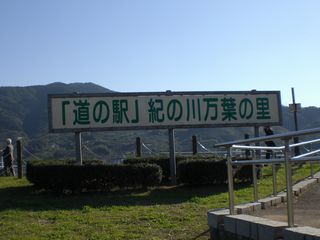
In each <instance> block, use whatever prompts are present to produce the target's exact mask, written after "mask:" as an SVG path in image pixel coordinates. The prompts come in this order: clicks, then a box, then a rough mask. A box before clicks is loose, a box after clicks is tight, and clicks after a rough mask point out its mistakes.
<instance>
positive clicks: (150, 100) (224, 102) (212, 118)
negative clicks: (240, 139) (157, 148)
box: [48, 91, 282, 132]
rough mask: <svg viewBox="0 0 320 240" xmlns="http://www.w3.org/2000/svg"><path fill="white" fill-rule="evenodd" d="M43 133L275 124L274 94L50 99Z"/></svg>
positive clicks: (277, 95)
mask: <svg viewBox="0 0 320 240" xmlns="http://www.w3.org/2000/svg"><path fill="white" fill-rule="evenodd" d="M48 106H49V131H50V132H76V131H103V130H130V129H155V128H157V129H159V128H164V129H165V128H199V127H231V126H242V127H244V126H245V127H248V126H261V125H266V124H268V125H280V124H281V123H282V119H281V100H280V92H279V91H248V92H153V93H103V94H98V93H96V94H50V95H48Z"/></svg>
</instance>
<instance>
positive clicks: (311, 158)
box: [215, 128, 320, 227]
mask: <svg viewBox="0 0 320 240" xmlns="http://www.w3.org/2000/svg"><path fill="white" fill-rule="evenodd" d="M317 133H320V128H314V129H308V130H302V131H295V132H288V133H283V134H276V135H271V136H266V137H256V138H251V139H245V140H239V141H232V142H226V143H221V144H216V145H215V147H225V148H226V150H227V159H228V160H227V169H228V188H229V211H230V214H232V215H233V214H235V210H234V186H233V166H239V165H252V174H253V186H254V191H253V195H254V196H253V198H254V201H255V202H257V201H258V184H257V166H258V165H261V164H269V165H272V175H273V194H274V195H277V186H276V172H277V171H276V165H277V164H284V166H285V175H286V189H287V218H288V225H289V227H293V226H294V216H293V194H292V163H302V162H310V164H311V168H310V169H311V173H310V175H311V176H312V177H313V174H314V173H313V167H312V163H313V162H315V161H319V162H320V156H316V154H318V153H319V152H320V149H315V150H312V151H311V150H309V151H308V152H307V153H304V154H300V155H298V156H292V154H291V152H292V149H293V148H295V147H299V146H305V145H312V144H315V143H319V142H320V139H314V140H311V141H304V142H300V143H295V144H289V142H290V141H291V140H293V138H295V137H300V136H306V135H312V134H317ZM274 139H279V140H280V141H282V143H283V145H282V146H279V147H265V146H248V144H252V143H255V144H259V143H260V142H265V141H271V140H274ZM243 144H246V145H243ZM239 149H242V150H250V151H252V153H253V154H252V155H253V158H252V159H247V160H233V158H234V157H233V152H234V150H239ZM261 150H267V151H273V152H275V151H276V152H281V153H282V154H281V157H280V158H275V157H273V158H271V159H261V154H260V152H261Z"/></svg>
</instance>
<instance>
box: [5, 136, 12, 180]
mask: <svg viewBox="0 0 320 240" xmlns="http://www.w3.org/2000/svg"><path fill="white" fill-rule="evenodd" d="M6 143H7V147H6V148H5V149H4V150H2V157H3V163H4V172H5V174H6V176H8V175H9V173H10V174H12V175H13V176H14V171H13V145H12V140H11V139H10V138H7V139H6ZM8 172H9V173H8Z"/></svg>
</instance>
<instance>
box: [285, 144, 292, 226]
mask: <svg viewBox="0 0 320 240" xmlns="http://www.w3.org/2000/svg"><path fill="white" fill-rule="evenodd" d="M284 144H285V149H284V160H285V173H286V187H287V216H288V226H289V227H293V226H294V216H293V195H292V169H291V167H292V166H291V151H290V147H289V139H284Z"/></svg>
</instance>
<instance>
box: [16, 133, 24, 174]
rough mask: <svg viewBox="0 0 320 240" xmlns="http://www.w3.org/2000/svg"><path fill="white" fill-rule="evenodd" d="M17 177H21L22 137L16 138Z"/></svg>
mask: <svg viewBox="0 0 320 240" xmlns="http://www.w3.org/2000/svg"><path fill="white" fill-rule="evenodd" d="M17 164H18V178H22V175H23V174H22V138H18V140H17Z"/></svg>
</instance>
